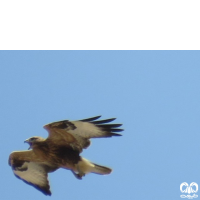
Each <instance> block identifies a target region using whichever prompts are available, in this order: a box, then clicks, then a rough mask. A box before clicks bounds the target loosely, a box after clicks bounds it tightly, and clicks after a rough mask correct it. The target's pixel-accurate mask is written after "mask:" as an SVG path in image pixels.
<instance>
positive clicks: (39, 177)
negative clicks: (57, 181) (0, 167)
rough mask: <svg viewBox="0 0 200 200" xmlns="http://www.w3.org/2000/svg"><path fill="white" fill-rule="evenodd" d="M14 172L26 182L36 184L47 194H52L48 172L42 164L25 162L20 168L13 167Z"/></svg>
mask: <svg viewBox="0 0 200 200" xmlns="http://www.w3.org/2000/svg"><path fill="white" fill-rule="evenodd" d="M13 172H14V174H15V175H16V176H17V177H18V178H20V179H22V180H24V181H25V182H27V183H29V184H31V185H33V186H35V187H36V188H37V189H39V190H41V191H42V192H43V193H44V194H46V195H51V192H50V186H49V182H48V179H47V172H46V171H45V169H44V167H43V166H42V165H39V164H37V163H35V162H24V164H23V165H22V166H21V167H20V168H16V169H13Z"/></svg>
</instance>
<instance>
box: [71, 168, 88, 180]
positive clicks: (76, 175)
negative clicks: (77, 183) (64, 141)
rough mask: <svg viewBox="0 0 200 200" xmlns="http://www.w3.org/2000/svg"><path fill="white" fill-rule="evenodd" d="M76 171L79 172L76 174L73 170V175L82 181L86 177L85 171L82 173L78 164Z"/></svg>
mask: <svg viewBox="0 0 200 200" xmlns="http://www.w3.org/2000/svg"><path fill="white" fill-rule="evenodd" d="M76 169H77V171H78V173H75V172H74V171H73V170H72V173H73V174H74V176H75V177H76V178H77V179H80V180H81V179H82V177H83V176H85V173H84V172H83V171H81V169H80V167H79V165H78V164H77V165H76Z"/></svg>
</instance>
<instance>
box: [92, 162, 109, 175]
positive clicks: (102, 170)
mask: <svg viewBox="0 0 200 200" xmlns="http://www.w3.org/2000/svg"><path fill="white" fill-rule="evenodd" d="M92 164H93V165H94V168H92V173H95V174H101V175H105V174H110V173H111V172H112V169H110V168H108V167H104V166H101V165H97V164H95V163H92Z"/></svg>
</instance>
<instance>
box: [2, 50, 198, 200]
mask: <svg viewBox="0 0 200 200" xmlns="http://www.w3.org/2000/svg"><path fill="white" fill-rule="evenodd" d="M0 80H1V84H0V91H1V98H0V102H1V103H0V110H1V116H2V117H1V141H2V142H1V153H2V154H1V160H2V161H1V179H0V185H1V199H6V200H11V199H21V200H26V199H29V200H32V199H41V200H43V199H48V198H51V199H72V200H81V199H87V200H93V199H95V200H102V199H105V200H110V199H116V200H118V199H119V200H121V199H144V200H145V199H155V200H156V199H181V198H180V195H181V192H180V189H179V187H180V184H181V183H182V182H188V183H189V184H190V183H191V182H196V183H198V184H200V177H199V169H200V161H199V148H200V147H199V143H200V89H199V88H200V52H199V51H0ZM97 115H102V119H103V118H104V119H106V118H112V117H117V120H116V123H123V128H124V129H125V131H124V132H123V136H122V137H115V138H108V139H93V140H92V145H91V146H90V148H88V149H87V150H85V151H84V152H83V153H82V156H83V157H85V158H87V159H89V160H91V161H93V162H95V163H98V164H101V165H106V166H109V167H111V168H112V169H113V173H112V174H110V175H108V176H100V175H95V174H89V175H88V176H86V177H84V179H83V180H81V181H80V180H77V179H75V178H74V176H73V175H72V174H71V172H70V171H67V170H64V169H61V170H58V171H56V172H54V173H51V174H49V180H50V184H51V190H52V193H53V194H52V196H51V197H46V196H44V195H43V194H42V193H40V192H39V191H37V190H35V189H34V188H33V187H31V186H29V185H27V184H25V183H23V182H22V181H21V180H19V179H17V178H15V176H14V175H13V173H12V170H11V168H10V167H9V166H8V163H7V162H8V156H9V154H10V153H11V152H12V151H15V150H26V149H27V148H28V146H27V144H24V142H23V141H24V140H25V139H27V138H29V137H31V136H35V135H38V136H42V137H47V132H46V131H45V130H44V129H43V128H42V126H43V125H44V124H47V123H49V122H53V121H58V120H63V119H70V120H76V119H82V118H87V117H93V116H97ZM197 194H198V193H197Z"/></svg>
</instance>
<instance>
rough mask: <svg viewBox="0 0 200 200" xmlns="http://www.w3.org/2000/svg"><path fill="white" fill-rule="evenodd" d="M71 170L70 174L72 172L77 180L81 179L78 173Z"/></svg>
mask: <svg viewBox="0 0 200 200" xmlns="http://www.w3.org/2000/svg"><path fill="white" fill-rule="evenodd" d="M71 171H72V174H74V176H75V177H76V178H77V179H79V180H81V179H82V177H81V176H80V175H79V174H77V173H76V172H74V171H73V170H71Z"/></svg>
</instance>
